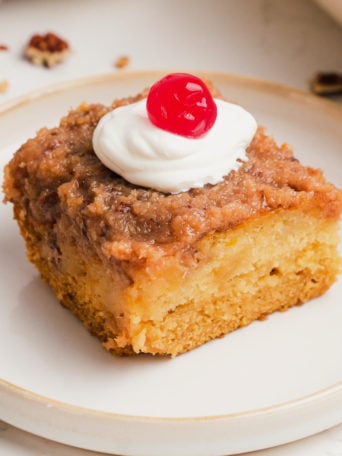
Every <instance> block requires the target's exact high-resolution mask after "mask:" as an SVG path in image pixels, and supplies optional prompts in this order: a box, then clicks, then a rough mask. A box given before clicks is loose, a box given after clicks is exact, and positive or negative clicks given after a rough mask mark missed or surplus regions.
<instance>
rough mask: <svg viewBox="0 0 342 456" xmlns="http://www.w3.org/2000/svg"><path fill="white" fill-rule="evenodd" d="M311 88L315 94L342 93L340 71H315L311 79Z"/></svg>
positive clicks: (341, 75)
mask: <svg viewBox="0 0 342 456" xmlns="http://www.w3.org/2000/svg"><path fill="white" fill-rule="evenodd" d="M311 90H312V91H313V93H315V94H316V95H336V94H341V93H342V74H341V73H322V72H320V73H317V74H316V75H315V76H314V78H313V80H312V81H311Z"/></svg>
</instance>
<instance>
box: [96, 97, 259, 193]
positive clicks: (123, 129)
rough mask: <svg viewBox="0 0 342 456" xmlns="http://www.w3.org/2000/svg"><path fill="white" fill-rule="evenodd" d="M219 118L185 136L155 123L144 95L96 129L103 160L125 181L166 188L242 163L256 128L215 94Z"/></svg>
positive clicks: (185, 186) (217, 177)
mask: <svg viewBox="0 0 342 456" xmlns="http://www.w3.org/2000/svg"><path fill="white" fill-rule="evenodd" d="M215 103H216V105H217V118H216V121H215V123H214V125H213V127H212V128H211V129H210V130H209V131H208V132H207V133H206V134H205V135H203V136H202V137H200V138H196V139H194V138H186V137H184V136H180V135H177V134H174V133H170V132H168V131H166V130H162V129H161V128H158V127H156V126H155V125H153V124H152V123H151V122H150V120H149V118H148V115H147V111H146V99H143V100H140V101H138V102H136V103H133V104H129V105H127V106H121V107H118V108H116V109H114V110H113V111H111V112H109V113H107V114H106V115H105V116H104V117H102V119H101V120H100V122H99V123H98V125H97V127H96V129H95V131H94V135H93V147H94V151H95V153H96V155H97V156H98V158H99V159H100V160H101V162H102V163H103V164H104V165H105V166H107V167H108V168H110V169H111V170H112V171H114V172H115V173H117V174H119V175H120V176H122V177H123V178H125V179H126V180H127V181H129V182H131V183H133V184H136V185H140V186H143V187H150V188H153V189H155V190H159V191H161V192H167V193H180V192H183V191H187V190H189V189H190V188H196V187H203V186H204V185H205V184H216V183H218V182H220V181H221V180H222V179H223V177H224V176H225V175H226V174H228V173H229V172H230V171H232V170H236V169H238V168H239V166H240V165H241V162H240V161H238V159H241V160H244V159H245V158H246V148H247V147H248V146H249V144H250V142H251V140H252V139H253V136H254V134H255V132H256V129H257V123H256V121H255V119H254V117H253V116H252V115H251V114H250V113H249V112H247V111H246V110H245V109H243V108H242V107H241V106H238V105H236V104H232V103H228V102H226V101H223V100H219V99H215Z"/></svg>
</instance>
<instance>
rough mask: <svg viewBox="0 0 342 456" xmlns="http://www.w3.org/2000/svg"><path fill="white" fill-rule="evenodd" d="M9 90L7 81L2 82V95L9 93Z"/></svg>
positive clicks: (0, 89)
mask: <svg viewBox="0 0 342 456" xmlns="http://www.w3.org/2000/svg"><path fill="white" fill-rule="evenodd" d="M7 89H8V82H7V81H6V79H3V80H0V93H5V92H7Z"/></svg>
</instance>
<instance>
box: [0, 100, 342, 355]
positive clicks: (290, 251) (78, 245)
mask: <svg viewBox="0 0 342 456" xmlns="http://www.w3.org/2000/svg"><path fill="white" fill-rule="evenodd" d="M144 96H146V92H144V93H142V94H141V95H138V96H136V97H132V98H127V99H123V100H116V101H115V102H114V103H113V105H112V106H109V107H105V106H103V105H99V104H98V105H86V104H83V105H81V106H80V107H79V108H78V109H76V110H73V111H71V112H70V113H69V114H68V115H67V116H66V117H64V118H63V119H62V120H61V123H60V125H59V127H56V128H52V129H46V128H44V129H42V130H40V131H39V132H38V134H37V136H36V137H35V138H33V139H30V140H28V141H27V142H26V143H25V144H24V145H23V146H22V147H21V148H20V149H19V150H18V151H17V153H16V154H15V156H14V157H13V159H12V160H11V162H10V163H9V164H8V165H7V167H6V169H5V182H4V190H5V194H6V200H7V201H11V202H12V203H13V205H14V215H15V218H16V219H17V221H18V223H19V227H20V230H21V233H22V235H23V237H24V239H25V241H26V246H27V254H28V257H29V259H30V261H32V262H33V263H34V264H35V265H36V266H37V268H38V270H39V271H40V273H41V276H42V278H43V280H45V281H46V282H47V283H49V285H50V286H51V287H52V288H53V290H54V291H55V293H56V296H57V297H58V299H59V300H60V301H61V302H62V304H63V305H65V306H66V307H68V308H69V309H70V310H71V311H72V312H73V313H74V314H75V315H76V316H78V318H80V319H81V320H82V321H83V323H84V324H85V325H86V326H87V327H88V329H89V330H90V331H91V332H92V333H93V334H95V335H96V336H97V337H98V338H99V339H100V340H101V341H102V343H103V345H104V346H105V348H107V349H108V350H111V351H113V352H115V353H119V354H124V353H126V354H129V353H139V352H146V353H152V354H168V355H172V356H174V355H177V354H179V353H182V352H184V351H187V350H190V349H192V348H194V347H196V346H198V345H201V344H202V343H204V342H207V341H208V340H210V339H213V338H216V337H220V336H222V335H224V334H227V333H228V332H230V331H232V330H234V329H236V328H238V327H241V326H245V325H247V324H249V323H250V322H252V321H254V320H256V319H258V318H263V317H264V316H265V315H268V314H270V313H272V312H274V311H276V310H286V309H287V308H289V307H292V306H294V305H298V304H301V303H303V302H305V301H307V300H309V299H311V298H313V297H315V296H319V295H320V294H322V293H324V292H325V291H326V290H327V289H328V288H329V287H330V286H331V284H332V283H333V282H334V280H335V279H336V276H337V274H338V272H339V268H340V259H339V256H338V252H337V243H338V220H339V216H340V213H341V210H342V192H341V191H340V190H338V189H337V188H336V187H335V186H334V185H332V184H330V183H328V182H327V181H326V180H325V178H324V176H323V174H322V172H321V171H320V170H317V169H313V168H310V167H305V166H303V165H301V164H300V163H299V161H298V160H297V159H296V158H295V157H294V155H293V151H292V149H291V148H290V147H289V146H288V145H286V144H284V145H282V146H280V147H279V146H277V145H276V143H275V142H274V140H273V139H272V138H271V137H269V136H267V135H266V134H265V132H264V130H263V129H262V128H259V129H258V131H257V133H256V135H255V137H254V139H253V141H252V143H251V145H250V147H249V149H248V151H247V156H248V160H246V162H244V163H242V165H241V167H240V168H239V169H238V171H233V172H231V173H230V174H229V175H228V176H226V177H225V178H224V180H223V181H222V182H220V183H219V184H217V185H215V186H211V185H207V186H205V187H203V188H200V189H193V190H190V191H189V192H184V193H181V194H177V195H171V194H165V193H160V192H157V191H154V190H152V189H145V188H141V187H137V186H134V185H132V184H130V183H128V182H126V181H125V180H123V179H122V178H121V177H120V176H118V175H116V174H115V173H113V172H112V171H110V170H109V169H107V168H106V167H105V166H104V165H102V163H101V162H100V161H99V160H98V158H97V157H96V155H95V154H94V151H93V148H92V134H93V131H94V128H95V127H96V125H97V123H98V121H99V119H100V118H101V117H102V116H103V115H104V114H105V113H107V112H108V111H109V110H110V109H113V108H115V107H117V106H121V105H124V104H127V103H131V102H133V101H137V100H138V99H141V98H142V97H144ZM209 153H210V151H209Z"/></svg>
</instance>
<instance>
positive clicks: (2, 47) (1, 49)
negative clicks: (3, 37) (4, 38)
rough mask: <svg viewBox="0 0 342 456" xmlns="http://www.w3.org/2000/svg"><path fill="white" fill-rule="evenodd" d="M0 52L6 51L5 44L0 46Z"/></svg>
mask: <svg viewBox="0 0 342 456" xmlns="http://www.w3.org/2000/svg"><path fill="white" fill-rule="evenodd" d="M0 51H8V46H7V45H6V44H0Z"/></svg>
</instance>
